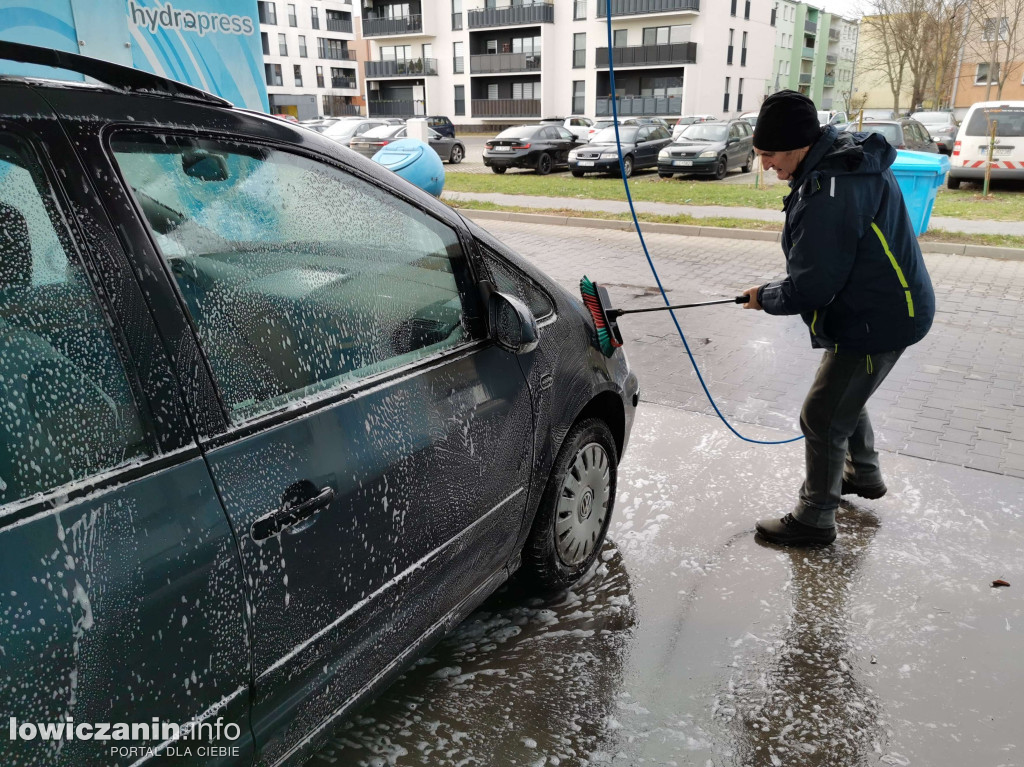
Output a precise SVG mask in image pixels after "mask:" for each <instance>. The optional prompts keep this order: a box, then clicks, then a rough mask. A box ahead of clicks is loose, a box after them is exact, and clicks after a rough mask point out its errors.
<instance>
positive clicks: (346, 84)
mask: <svg viewBox="0 0 1024 767" xmlns="http://www.w3.org/2000/svg"><path fill="white" fill-rule="evenodd" d="M331 87H332V88H358V87H359V82H358V81H357V80H356V79H355V78H354V77H332V78H331Z"/></svg>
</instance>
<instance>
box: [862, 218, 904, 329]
mask: <svg viewBox="0 0 1024 767" xmlns="http://www.w3.org/2000/svg"><path fill="white" fill-rule="evenodd" d="M871 228H872V229H874V230H875V234H877V235H878V240H879V241H880V242H881V243H882V250H884V251H885V255H887V256H888V257H889V263H891V264H892V268H893V269H895V270H896V276H897V277H899V278H900V285H902V286H903V289H904V292H905V293H906V294H907V314H909V315H910V316H911V317H913V316H914V299H913V297H912V296H911V295H910V290H909V287H910V286H909V285H907V278H906V277H904V276H903V270H902V269H900V265H899V264H898V263H896V256H894V255H893V254H892V251H891V250H889V243H888V242H886V241H885V235H884V234H882V230H881V229H879V228H878V224H876V223H875V222H874V221H872V222H871Z"/></svg>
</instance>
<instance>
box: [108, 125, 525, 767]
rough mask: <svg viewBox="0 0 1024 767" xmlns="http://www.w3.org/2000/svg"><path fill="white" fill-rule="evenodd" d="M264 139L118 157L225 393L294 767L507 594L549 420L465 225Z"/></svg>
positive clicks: (213, 438) (260, 730) (123, 139)
mask: <svg viewBox="0 0 1024 767" xmlns="http://www.w3.org/2000/svg"><path fill="white" fill-rule="evenodd" d="M179 115H180V116H178V117H177V118H176V119H177V120H179V121H180V120H182V119H188V120H189V121H190V123H191V124H192V125H202V124H204V122H207V121H208V122H214V123H215V124H217V125H220V124H222V118H220V117H219V115H216V114H213V115H207V114H205V113H204V110H198V109H197V110H195V111H194V113H193V112H192V110H187V109H180V110H179ZM240 119H241V122H242V123H243V124H241V125H240V126H239V128H240V129H242V130H243V131H247V132H249V133H250V134H251V135H253V136H254V138H253V139H250V140H242V139H239V138H237V137H235V138H225V137H219V138H218V137H214V136H213V135H212V134H213V131H211V135H210V137H207V135H206V134H204V133H203V132H202V131H200V132H199V133H198V134H197V133H196V132H195V130H194V129H190V130H186V131H177V132H175V131H168V130H167V129H165V128H160V129H157V128H150V129H148V130H144V129H142V128H141V127H140V126H139V124H138V121H136V123H135V124H134V126H133V128H132V129H131V130H128V129H125V130H124V131H121V132H119V133H117V134H115V135H114V136H113V137H112V138H111V139H110V152H111V153H112V155H113V159H114V164H115V165H116V167H117V173H119V174H120V176H121V177H122V179H123V183H124V185H125V189H126V190H130V191H131V194H132V196H133V197H134V204H135V206H136V207H137V209H138V210H139V211H140V212H141V213H142V215H143V216H144V217H145V219H146V221H147V224H148V230H149V231H148V234H147V236H148V237H149V238H150V240H151V247H153V248H154V257H155V258H158V259H159V260H160V261H161V263H162V265H163V268H162V269H161V272H160V274H162V275H165V276H166V275H173V282H169V283H164V282H160V281H154V284H153V285H152V287H151V290H152V291H153V293H154V295H156V294H158V293H160V294H162V295H164V296H165V298H166V299H167V305H166V306H165V311H166V312H167V313H168V314H171V313H172V312H173V311H179V312H180V311H181V310H182V309H184V312H185V319H187V325H186V324H185V323H182V326H183V327H189V328H194V332H195V339H192V340H189V338H187V337H183V338H181V339H180V341H178V343H180V344H181V345H182V346H184V347H188V346H189V345H190V344H192V345H194V343H195V341H196V340H198V346H199V349H200V351H201V353H202V355H203V359H205V361H206V363H207V368H206V370H208V371H209V374H210V381H211V382H212V383H210V384H209V388H210V389H213V390H214V391H215V400H214V401H213V402H209V403H208V404H210V405H212V407H211V410H210V412H209V413H208V418H207V422H208V423H210V424H211V425H212V428H211V431H210V432H209V433H207V434H205V435H204V437H203V439H202V446H203V449H204V452H205V455H206V459H207V461H208V463H209V466H210V469H211V472H212V474H213V478H214V481H215V483H216V486H217V489H218V492H219V493H220V494H221V497H222V498H223V501H224V505H225V508H226V510H227V513H228V516H229V518H230V520H231V523H232V526H233V528H234V530H235V532H236V535H237V537H238V542H239V550H240V552H241V559H242V566H243V570H244V573H245V577H246V582H247V584H248V598H249V610H250V611H251V613H250V614H251V616H252V628H253V631H252V636H253V644H252V653H253V675H254V698H253V704H252V725H253V731H254V734H255V738H256V746H257V749H258V753H257V761H258V763H259V764H275V763H277V762H279V761H280V760H282V759H284V758H289V757H292V756H295V755H297V754H299V753H302V752H303V750H304V749H307V748H308V747H309V746H310V744H311V742H313V741H314V740H315V738H316V736H317V735H318V734H320V733H323V732H324V731H325V729H326V728H327V727H328V726H330V724H331V723H332V722H333V721H334V720H335V719H336V718H337V717H338V716H339V715H340V714H341V713H342V712H343V711H345V710H348V708H349V707H350V706H352V705H353V704H354V703H356V702H358V701H359V700H362V699H363V698H365V697H366V696H367V695H368V694H370V693H371V692H373V691H374V690H375V689H378V688H379V686H380V685H381V684H383V682H384V681H386V680H388V679H390V678H391V677H392V676H394V675H395V674H396V673H397V672H398V671H400V670H401V669H402V667H403V664H404V663H405V662H407V661H408V660H409V657H410V656H409V654H408V653H409V652H411V651H412V650H414V649H415V648H416V647H417V646H419V645H420V644H422V643H424V642H428V641H431V640H432V639H436V638H437V637H438V636H439V635H440V633H441V632H442V631H443V630H444V629H445V628H447V627H450V624H451V623H452V621H455V620H458V619H460V618H461V617H462V616H463V615H464V614H466V612H468V610H469V609H471V608H472V607H473V606H475V605H476V604H477V603H478V602H479V601H480V600H482V598H483V597H484V596H486V594H488V593H490V591H491V590H493V588H494V587H495V586H496V585H497V584H498V583H500V582H501V581H502V580H503V579H504V578H505V577H506V576H507V573H506V565H507V563H508V561H509V560H510V558H511V557H512V556H513V553H514V552H513V549H514V547H515V541H516V537H517V534H518V532H519V529H520V526H521V524H522V520H523V515H524V510H525V508H526V500H527V499H526V496H527V489H528V486H529V481H530V476H531V467H532V458H533V454H532V440H531V438H530V437H531V434H532V428H533V426H532V424H533V414H532V408H531V402H530V395H529V391H528V389H527V387H526V384H525V380H524V377H523V374H522V372H521V370H520V367H519V364H518V361H517V359H516V358H515V356H514V355H512V354H510V353H508V352H505V351H503V350H501V349H499V348H498V347H497V346H495V345H494V344H493V343H492V342H490V341H489V340H487V338H486V335H485V332H484V323H483V317H482V310H481V306H480V297H479V293H478V289H477V285H476V282H475V276H474V270H473V266H472V263H471V261H470V257H469V253H468V251H467V247H466V246H465V244H464V243H465V240H464V239H463V238H464V235H465V233H464V231H463V230H462V229H461V227H460V225H459V224H458V223H457V219H456V218H455V217H454V216H453V215H451V214H447V212H446V209H445V208H444V207H443V206H440V205H439V204H438V205H437V206H436V207H435V208H434V209H433V210H432V211H431V212H428V211H427V210H424V209H423V207H420V205H416V204H412V203H411V202H410V201H408V200H406V199H402V198H400V197H398V196H396V195H394V194H393V193H391V192H390V191H389V190H387V189H385V188H382V186H380V185H379V184H378V183H376V181H374V180H371V178H372V179H386V178H390V175H389V174H387V173H386V172H384V171H379V170H378V169H377V168H376V166H372V165H368V164H361V161H360V162H359V163H356V162H354V163H353V164H354V167H351V168H350V167H349V166H348V165H346V164H345V163H343V162H339V158H337V157H335V158H334V160H333V161H331V162H327V161H324V160H323V159H321V158H318V157H317V156H315V155H311V154H309V153H307V152H303V151H301V150H300V149H298V148H297V147H295V146H291V145H288V144H281V143H279V142H275V141H273V140H271V137H273V136H274V135H278V136H279V135H281V133H280V131H278V130H277V129H276V126H267V123H266V121H264V120H259V119H258V118H248V117H245V118H240ZM261 132H262V134H263V135H259V134H260V133H261ZM289 134H290V135H291V136H292V137H293V138H294V139H295V140H299V138H300V137H299V136H298V135H297V134H298V132H297V131H289ZM256 136H259V138H258V139H257V138H255V137H256ZM301 138H302V139H305V137H301ZM310 140H311V141H312V142H313V143H318V140H317V139H316V137H312V138H311V139H310ZM357 159H358V158H354V161H355V160H357ZM357 169H361V170H357ZM367 173H369V174H376V175H374V176H370V177H367V176H366V175H363V174H367ZM408 190H409V192H411V193H412V194H413V195H414V198H415V199H417V200H418V201H419V203H420V204H421V205H426V206H428V207H429V206H431V205H433V202H432V200H426V201H425V200H424V197H425V195H424V196H420V197H415V195H417V194H419V193H418V192H417V191H416V190H414V189H412V188H411V187H408ZM442 219H443V220H442ZM168 288H169V289H170V290H169V291H168ZM189 332H190V333H191V332H192V331H191V330H189ZM194 378H196V379H198V378H199V376H198V375H196V376H194ZM196 385H197V387H198V389H197V391H195V392H194V393H193V395H192V396H193V397H194V398H195V399H196V400H202V399H203V391H205V389H206V388H207V387H206V386H205V385H204V384H203V382H202V381H198V380H197V381H196ZM218 418H220V419H222V421H223V422H222V423H220V424H217V423H216V421H217V419H218Z"/></svg>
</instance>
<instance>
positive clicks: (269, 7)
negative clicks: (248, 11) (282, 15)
mask: <svg viewBox="0 0 1024 767" xmlns="http://www.w3.org/2000/svg"><path fill="white" fill-rule="evenodd" d="M257 5H258V6H259V15H260V24H277V6H276V5H274V3H267V2H263V0H261V1H260V2H259V3H258V4H257ZM250 7H251V6H250Z"/></svg>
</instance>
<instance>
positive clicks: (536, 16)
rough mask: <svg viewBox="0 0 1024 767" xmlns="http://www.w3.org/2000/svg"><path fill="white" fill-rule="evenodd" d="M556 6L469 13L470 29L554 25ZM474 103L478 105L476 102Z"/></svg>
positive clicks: (520, 7)
mask: <svg viewBox="0 0 1024 767" xmlns="http://www.w3.org/2000/svg"><path fill="white" fill-rule="evenodd" d="M554 22H555V6H554V4H553V3H533V4H532V5H509V6H506V7H505V8H481V9H478V10H475V11H470V12H469V28H470V29H484V28H486V27H507V26H510V25H519V24H553V23H554ZM474 103H476V102H475V101H474Z"/></svg>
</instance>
